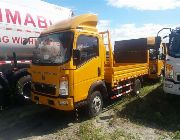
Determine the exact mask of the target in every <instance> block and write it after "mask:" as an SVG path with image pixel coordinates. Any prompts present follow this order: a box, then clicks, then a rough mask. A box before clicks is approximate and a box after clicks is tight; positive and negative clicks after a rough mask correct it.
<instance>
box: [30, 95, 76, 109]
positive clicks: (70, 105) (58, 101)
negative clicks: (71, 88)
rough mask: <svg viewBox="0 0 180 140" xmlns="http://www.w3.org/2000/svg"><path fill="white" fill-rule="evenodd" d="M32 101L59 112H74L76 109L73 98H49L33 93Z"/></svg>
mask: <svg viewBox="0 0 180 140" xmlns="http://www.w3.org/2000/svg"><path fill="white" fill-rule="evenodd" d="M31 100H32V101H33V102H35V103H37V104H43V105H47V106H50V107H52V108H56V109H58V110H66V111H68V110H73V109H74V101H73V98H65V99H63V98H59V97H49V96H43V95H39V94H36V93H34V92H32V94H31Z"/></svg>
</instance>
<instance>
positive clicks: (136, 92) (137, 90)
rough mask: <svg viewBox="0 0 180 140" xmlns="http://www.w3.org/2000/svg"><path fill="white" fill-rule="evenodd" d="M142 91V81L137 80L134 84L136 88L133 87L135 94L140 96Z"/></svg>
mask: <svg viewBox="0 0 180 140" xmlns="http://www.w3.org/2000/svg"><path fill="white" fill-rule="evenodd" d="M140 90H141V80H139V79H136V80H135V82H134V87H133V94H134V95H138V94H139V93H140Z"/></svg>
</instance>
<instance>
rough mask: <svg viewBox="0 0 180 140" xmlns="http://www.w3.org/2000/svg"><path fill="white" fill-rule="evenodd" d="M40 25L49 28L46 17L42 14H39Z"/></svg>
mask: <svg viewBox="0 0 180 140" xmlns="http://www.w3.org/2000/svg"><path fill="white" fill-rule="evenodd" d="M37 18H38V26H39V28H47V22H46V19H45V18H44V17H42V16H38V17H37Z"/></svg>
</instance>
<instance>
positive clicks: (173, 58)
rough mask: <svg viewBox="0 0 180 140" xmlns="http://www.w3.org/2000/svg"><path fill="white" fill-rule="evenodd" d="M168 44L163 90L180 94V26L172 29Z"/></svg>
mask: <svg viewBox="0 0 180 140" xmlns="http://www.w3.org/2000/svg"><path fill="white" fill-rule="evenodd" d="M166 46H167V56H166V61H165V78H164V83H163V90H164V92H165V93H168V94H176V95H180V28H176V29H174V30H171V33H170V35H169V43H168V44H167V45H166Z"/></svg>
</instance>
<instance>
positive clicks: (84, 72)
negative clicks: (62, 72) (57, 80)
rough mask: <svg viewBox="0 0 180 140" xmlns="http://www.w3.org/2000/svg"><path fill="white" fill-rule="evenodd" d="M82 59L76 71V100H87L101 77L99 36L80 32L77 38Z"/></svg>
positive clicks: (77, 45)
mask: <svg viewBox="0 0 180 140" xmlns="http://www.w3.org/2000/svg"><path fill="white" fill-rule="evenodd" d="M76 49H77V50H79V51H80V61H78V62H77V64H76V70H75V71H74V102H78V101H81V100H85V99H86V98H87V95H88V91H89V88H90V86H91V85H92V83H94V82H96V81H98V80H99V79H101V75H102V69H101V64H102V63H101V58H100V57H99V54H100V49H99V41H98V37H97V36H93V35H90V34H80V35H79V36H78V37H77V40H76Z"/></svg>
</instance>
